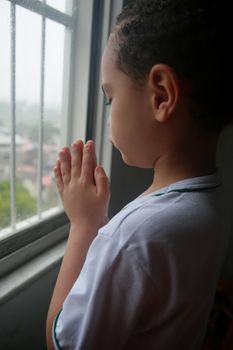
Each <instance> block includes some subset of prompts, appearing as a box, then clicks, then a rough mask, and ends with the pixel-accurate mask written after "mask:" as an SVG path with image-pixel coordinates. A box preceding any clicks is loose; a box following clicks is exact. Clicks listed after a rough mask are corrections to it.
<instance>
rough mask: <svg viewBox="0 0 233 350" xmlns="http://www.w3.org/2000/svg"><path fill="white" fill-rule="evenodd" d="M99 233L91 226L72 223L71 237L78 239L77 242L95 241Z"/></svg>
mask: <svg viewBox="0 0 233 350" xmlns="http://www.w3.org/2000/svg"><path fill="white" fill-rule="evenodd" d="M97 233H98V228H95V227H93V226H90V225H80V224H77V223H70V232H69V236H70V237H71V236H72V237H74V238H76V239H77V240H79V241H80V240H85V241H89V240H91V241H92V240H93V239H94V238H95V236H96V235H97Z"/></svg>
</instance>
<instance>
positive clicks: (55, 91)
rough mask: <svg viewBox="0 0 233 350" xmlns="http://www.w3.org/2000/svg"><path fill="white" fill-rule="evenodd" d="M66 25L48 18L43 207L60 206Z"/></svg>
mask: <svg viewBox="0 0 233 350" xmlns="http://www.w3.org/2000/svg"><path fill="white" fill-rule="evenodd" d="M64 40H65V27H64V26H62V25H60V24H58V23H56V22H54V21H51V20H49V19H48V20H46V46H45V101H44V103H45V112H44V148H43V149H44V152H43V179H42V182H43V209H44V210H46V209H48V208H51V207H54V206H57V205H58V204H59V199H58V195H57V189H56V186H55V182H54V181H53V173H52V170H53V167H54V164H55V161H56V159H57V153H58V150H59V148H60V146H61V136H62V135H61V130H62V117H63V118H65V117H66V116H65V115H62V109H63V70H64V67H63V66H64Z"/></svg>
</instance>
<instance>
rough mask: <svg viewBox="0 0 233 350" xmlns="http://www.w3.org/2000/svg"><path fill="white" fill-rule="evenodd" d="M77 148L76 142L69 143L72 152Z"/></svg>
mask: <svg viewBox="0 0 233 350" xmlns="http://www.w3.org/2000/svg"><path fill="white" fill-rule="evenodd" d="M77 149H78V145H77V144H76V143H73V144H72V145H71V151H72V152H76V151H77Z"/></svg>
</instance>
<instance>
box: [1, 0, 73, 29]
mask: <svg viewBox="0 0 233 350" xmlns="http://www.w3.org/2000/svg"><path fill="white" fill-rule="evenodd" d="M7 1H10V2H11V3H12V4H14V5H20V6H21V7H24V8H26V9H27V10H30V11H32V12H35V13H37V14H39V15H42V16H44V17H46V18H49V19H51V20H54V21H56V22H58V23H60V24H63V25H64V26H66V27H68V28H70V29H73V28H74V26H75V18H74V16H73V15H72V16H70V15H68V14H66V13H63V12H61V11H59V10H56V9H55V8H53V7H51V6H49V5H47V4H46V3H44V2H42V1H39V0H7ZM74 2H75V0H74Z"/></svg>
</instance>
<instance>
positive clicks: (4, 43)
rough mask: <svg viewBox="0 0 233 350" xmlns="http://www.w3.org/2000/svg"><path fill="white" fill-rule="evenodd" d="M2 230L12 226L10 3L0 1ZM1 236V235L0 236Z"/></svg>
mask: <svg viewBox="0 0 233 350" xmlns="http://www.w3.org/2000/svg"><path fill="white" fill-rule="evenodd" d="M0 17H1V18H0V52H1V53H4V54H1V59H0V230H1V229H3V228H4V227H6V226H9V224H10V182H9V178H10V142H11V136H10V118H11V116H10V115H11V112H10V74H11V73H10V70H11V68H10V62H11V60H10V46H11V39H10V37H11V34H10V33H11V28H10V3H9V2H8V1H0ZM0 236H1V234H0Z"/></svg>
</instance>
